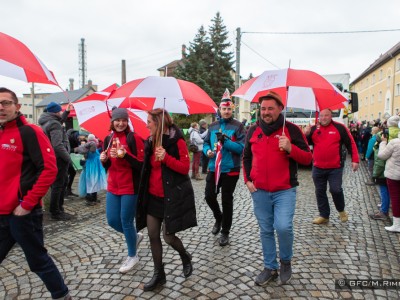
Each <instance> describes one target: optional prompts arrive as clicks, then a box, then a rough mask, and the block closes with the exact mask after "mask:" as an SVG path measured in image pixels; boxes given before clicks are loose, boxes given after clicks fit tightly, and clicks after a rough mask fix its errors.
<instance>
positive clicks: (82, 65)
mask: <svg viewBox="0 0 400 300" xmlns="http://www.w3.org/2000/svg"><path fill="white" fill-rule="evenodd" d="M86 73H87V69H86V48H85V39H84V38H81V43H80V44H79V79H80V80H81V87H82V88H83V87H85V82H86Z"/></svg>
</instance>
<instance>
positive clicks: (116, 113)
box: [111, 107, 129, 122]
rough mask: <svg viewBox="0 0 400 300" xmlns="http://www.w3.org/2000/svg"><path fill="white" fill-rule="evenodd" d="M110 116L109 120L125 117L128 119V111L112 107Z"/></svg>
mask: <svg viewBox="0 0 400 300" xmlns="http://www.w3.org/2000/svg"><path fill="white" fill-rule="evenodd" d="M111 115H112V117H111V122H113V121H115V120H116V119H126V120H129V115H128V111H127V110H126V108H116V107H115V108H113V110H112V114H111Z"/></svg>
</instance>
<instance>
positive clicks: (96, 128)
mask: <svg viewBox="0 0 400 300" xmlns="http://www.w3.org/2000/svg"><path fill="white" fill-rule="evenodd" d="M74 108H75V112H76V117H77V119H78V122H79V125H80V126H81V127H83V128H84V129H85V130H87V131H89V132H90V133H93V134H94V135H95V136H97V137H99V138H100V139H102V140H104V138H105V137H106V136H107V135H108V134H109V133H110V130H109V128H110V120H111V108H110V107H107V104H106V102H104V101H99V100H87V101H80V102H77V103H74ZM128 114H129V126H130V127H131V129H132V130H133V131H134V132H136V133H137V134H139V135H140V136H141V137H142V138H143V139H146V138H147V137H148V136H149V135H150V132H149V130H148V129H147V127H146V126H147V113H146V112H144V111H141V110H138V109H136V110H135V109H128Z"/></svg>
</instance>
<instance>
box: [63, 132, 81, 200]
mask: <svg viewBox="0 0 400 300" xmlns="http://www.w3.org/2000/svg"><path fill="white" fill-rule="evenodd" d="M67 137H68V141H69V145H70V151H71V153H74V149H75V148H76V147H79V145H80V140H79V131H78V130H75V129H73V128H71V129H68V130H67ZM75 176H76V170H75V165H74V162H73V161H72V160H71V163H70V164H69V166H68V183H67V189H66V191H65V197H69V196H72V197H78V195H77V194H75V193H73V192H72V184H73V183H74V179H75Z"/></svg>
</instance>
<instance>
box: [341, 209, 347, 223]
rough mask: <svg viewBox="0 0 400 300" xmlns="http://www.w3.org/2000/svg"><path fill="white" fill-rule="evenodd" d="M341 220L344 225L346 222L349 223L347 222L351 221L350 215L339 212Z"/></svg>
mask: <svg viewBox="0 0 400 300" xmlns="http://www.w3.org/2000/svg"><path fill="white" fill-rule="evenodd" d="M339 219H340V221H342V222H343V223H344V222H347V221H348V220H349V215H348V213H347V212H345V211H340V212H339Z"/></svg>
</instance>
